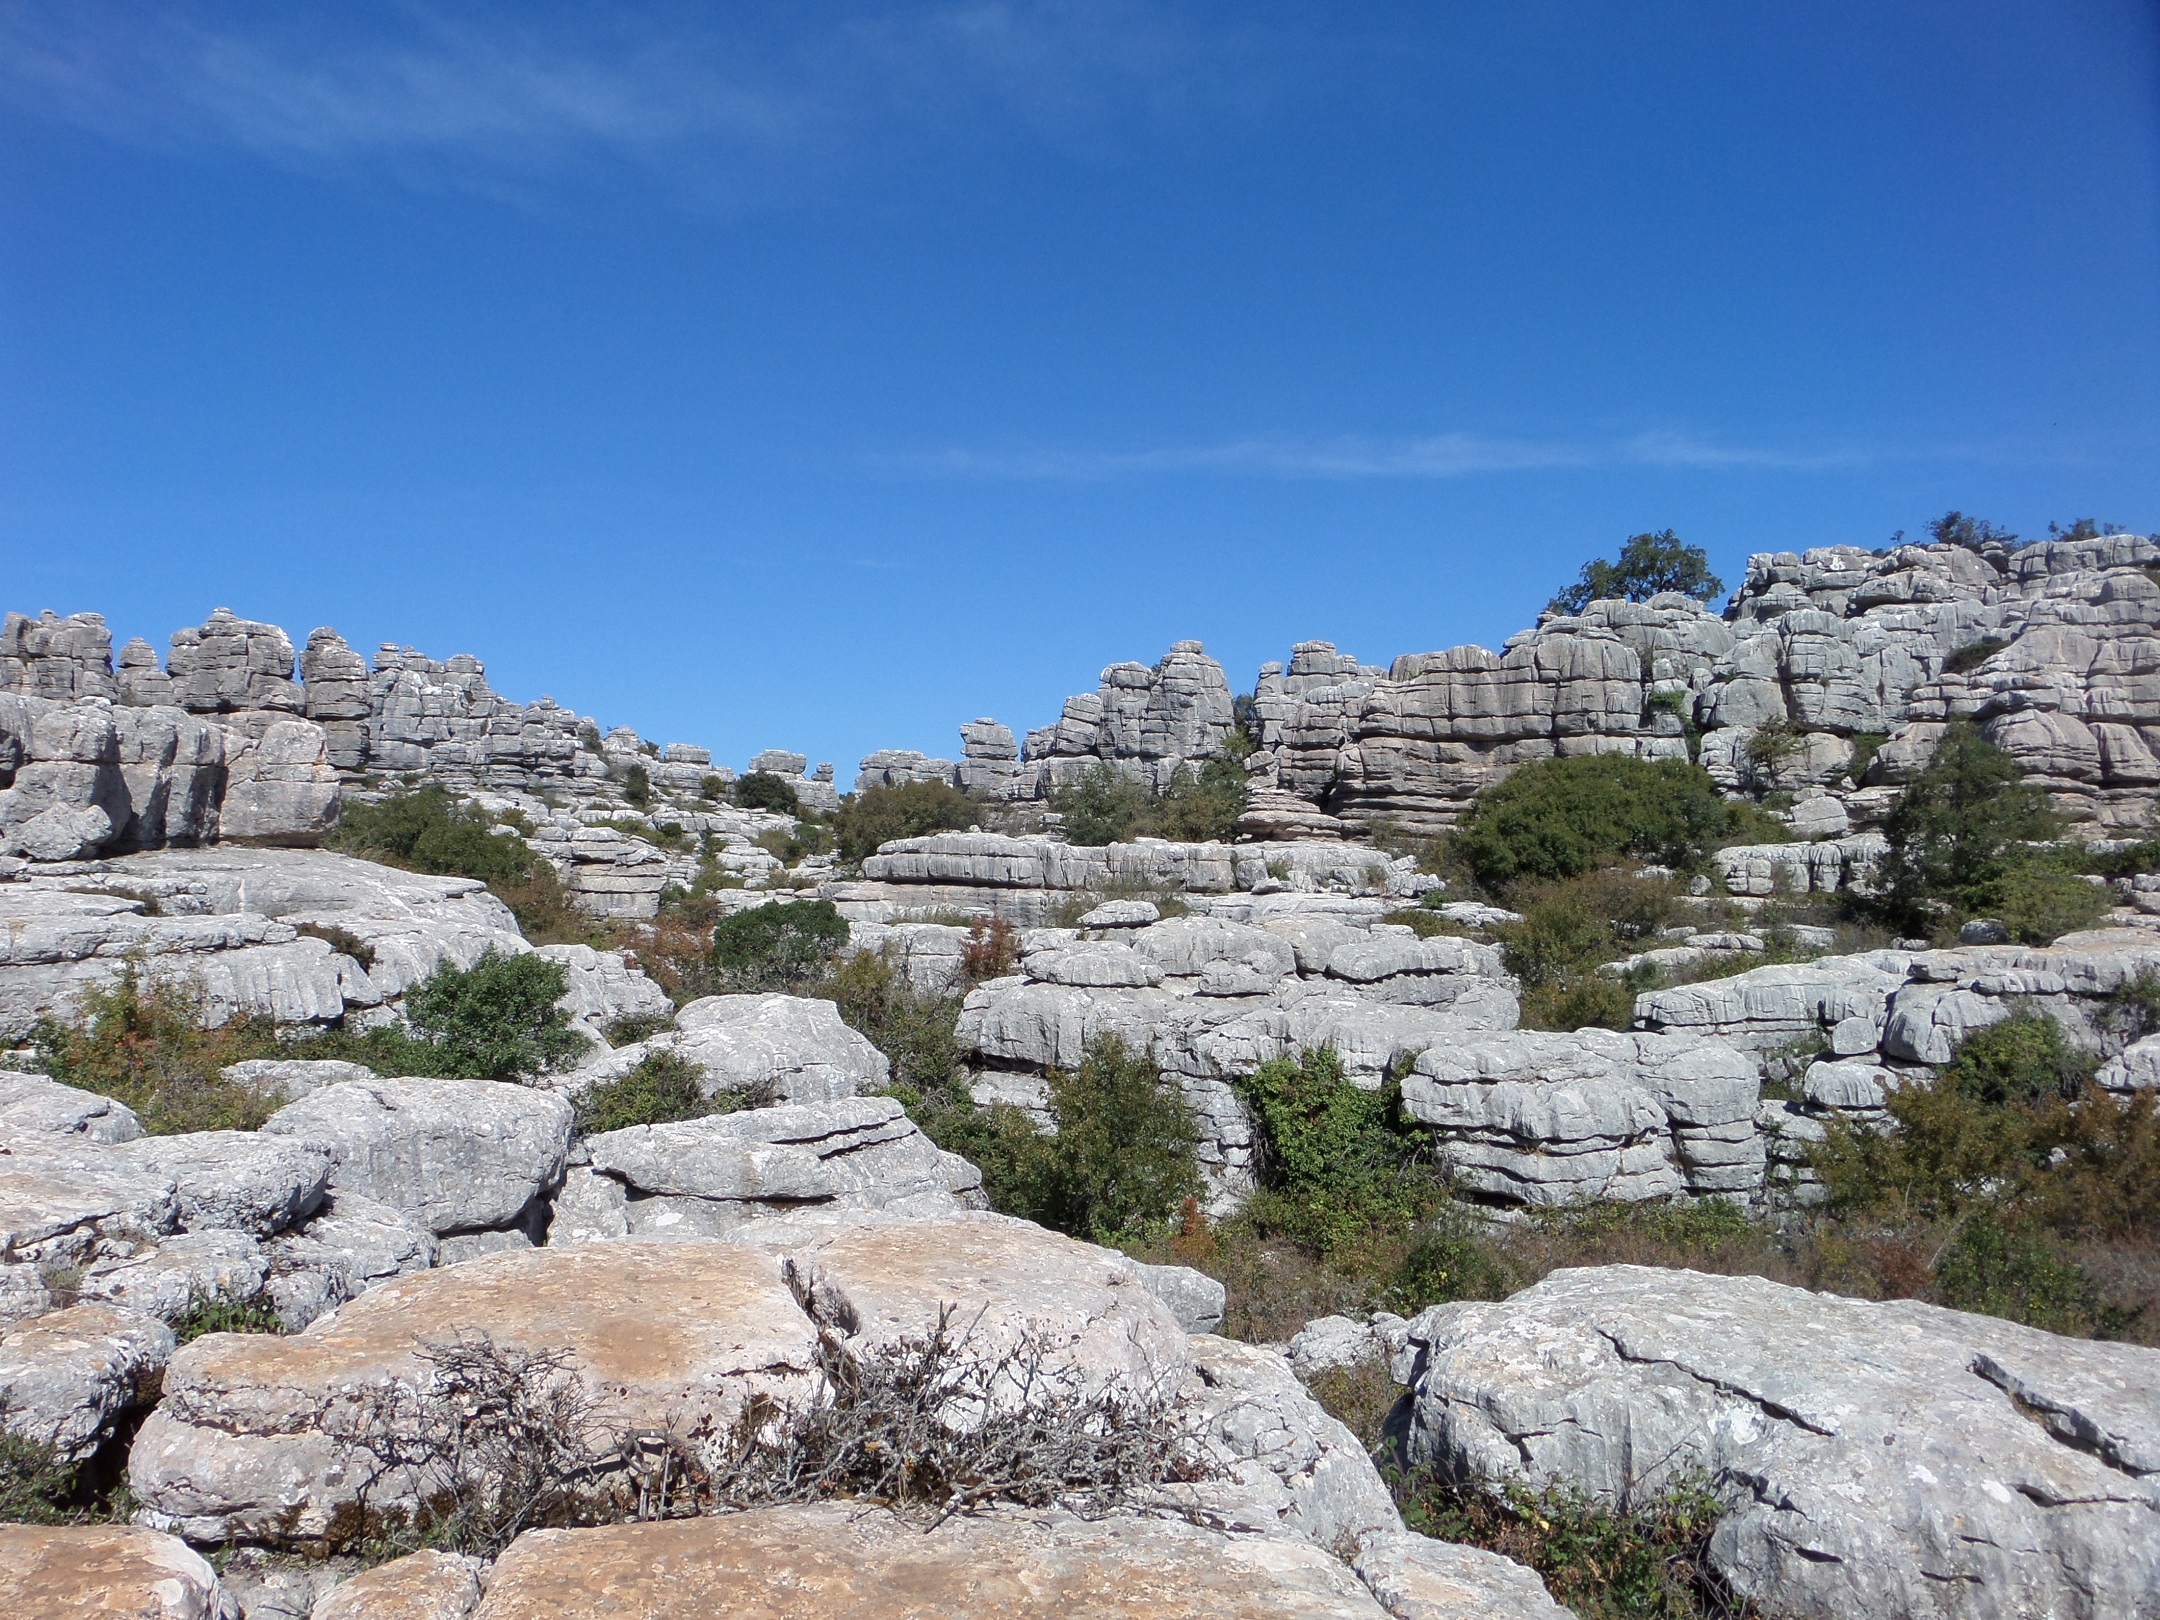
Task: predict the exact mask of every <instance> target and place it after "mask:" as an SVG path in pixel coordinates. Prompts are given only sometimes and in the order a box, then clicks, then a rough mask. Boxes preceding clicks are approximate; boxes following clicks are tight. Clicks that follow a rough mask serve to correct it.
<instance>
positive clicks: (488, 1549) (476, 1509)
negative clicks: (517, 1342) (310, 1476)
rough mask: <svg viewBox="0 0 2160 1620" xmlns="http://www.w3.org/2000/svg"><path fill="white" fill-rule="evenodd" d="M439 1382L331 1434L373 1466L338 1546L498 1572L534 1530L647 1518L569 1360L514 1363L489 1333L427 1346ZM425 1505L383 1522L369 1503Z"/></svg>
mask: <svg viewBox="0 0 2160 1620" xmlns="http://www.w3.org/2000/svg"><path fill="white" fill-rule="evenodd" d="M419 1354H420V1358H421V1359H422V1360H423V1361H425V1362H426V1363H427V1364H428V1374H427V1376H426V1377H425V1378H424V1379H422V1380H420V1381H419V1382H418V1383H416V1384H405V1383H392V1384H386V1385H374V1386H370V1387H368V1388H366V1389H364V1390H363V1391H362V1392H361V1393H360V1398H359V1400H358V1401H357V1403H356V1410H355V1411H354V1412H352V1413H351V1414H344V1413H331V1412H325V1413H323V1414H322V1416H321V1420H320V1423H321V1427H322V1428H323V1429H324V1431H325V1432H327V1433H330V1434H333V1435H335V1436H336V1437H337V1438H339V1439H341V1440H343V1441H345V1442H346V1443H347V1444H349V1445H350V1446H352V1447H353V1448H355V1449H356V1450H358V1451H360V1452H362V1453H364V1454H366V1455H367V1456H368V1457H369V1458H371V1459H372V1462H373V1473H372V1476H371V1477H370V1478H369V1479H367V1480H366V1481H365V1482H363V1484H362V1487H361V1491H360V1501H359V1506H358V1507H357V1508H355V1509H354V1510H352V1511H351V1512H349V1513H346V1514H343V1515H340V1516H339V1518H338V1519H337V1520H336V1521H335V1522H334V1523H333V1525H332V1527H331V1532H330V1535H329V1536H328V1537H327V1538H326V1539H327V1540H328V1541H329V1543H330V1546H331V1550H333V1551H353V1552H358V1553H360V1554H362V1555H363V1556H366V1557H369V1558H371V1559H389V1558H396V1557H401V1556H403V1555H404V1554H406V1553H409V1552H415V1551H418V1550H419V1549H421V1548H423V1547H434V1548H439V1549H442V1550H445V1551H449V1552H458V1553H467V1554H471V1555H473V1556H475V1557H479V1558H494V1557H497V1556H499V1555H500V1554H501V1553H502V1551H503V1550H504V1549H505V1548H506V1547H508V1546H509V1545H510V1543H511V1542H513V1541H515V1540H516V1539H517V1538H518V1537H519V1536H520V1535H521V1534H523V1533H524V1532H525V1531H527V1530H535V1529H542V1528H556V1527H562V1526H570V1525H591V1524H607V1523H618V1522H620V1521H622V1520H623V1519H626V1518H630V1517H633V1516H634V1504H635V1495H634V1488H633V1487H631V1486H630V1485H629V1484H628V1482H627V1480H626V1478H625V1477H624V1475H623V1473H622V1471H621V1470H622V1464H623V1461H624V1451H625V1447H624V1445H623V1443H622V1441H621V1440H620V1439H619V1438H618V1437H617V1436H615V1435H613V1434H611V1433H610V1432H609V1431H608V1429H607V1428H606V1426H605V1425H604V1424H603V1423H602V1422H601V1420H600V1418H599V1416H598V1414H597V1412H596V1411H595V1409H594V1407H593V1403H592V1399H591V1397H590V1396H588V1395H587V1394H586V1393H585V1390H584V1387H583V1385H582V1384H580V1383H579V1381H578V1379H577V1376H576V1374H575V1373H574V1372H572V1371H571V1358H570V1355H569V1353H568V1352H567V1351H562V1350H537V1351H526V1350H514V1349H508V1348H505V1347H502V1346H498V1345H496V1344H495V1343H494V1342H493V1341H492V1340H491V1339H489V1338H488V1336H487V1335H486V1334H485V1333H479V1332H474V1333H468V1334H465V1335H463V1336H461V1337H459V1338H457V1339H455V1340H452V1341H449V1342H447V1343H439V1344H423V1345H421V1346H420V1347H419ZM384 1481H388V1482H389V1484H390V1488H391V1489H393V1490H396V1491H397V1492H399V1494H401V1495H402V1494H406V1493H407V1492H408V1490H410V1491H411V1493H412V1494H416V1495H417V1496H418V1498H419V1502H420V1508H419V1511H418V1512H417V1513H414V1512H410V1511H407V1510H404V1509H401V1508H393V1509H377V1508H374V1507H372V1506H370V1504H369V1502H368V1496H369V1493H370V1492H371V1491H372V1490H374V1488H375V1487H376V1486H377V1485H380V1484H382V1483H383V1482H384Z"/></svg>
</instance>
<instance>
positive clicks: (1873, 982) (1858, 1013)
mask: <svg viewBox="0 0 2160 1620" xmlns="http://www.w3.org/2000/svg"><path fill="white" fill-rule="evenodd" d="M1911 961H1912V958H1911V957H1910V955H1909V954H1907V953H1905V952H1901V951H1869V952H1866V953H1864V954H1862V955H1859V956H1832V957H1824V958H1823V959H1822V960H1820V961H1816V962H1801V963H1788V964H1780V965H1777V966H1772V967H1760V968H1754V969H1751V970H1750V971H1748V972H1746V973H1736V974H1733V975H1732V976H1731V977H1730V978H1724V979H1710V980H1706V981H1704V982H1703V983H1700V984H1683V985H1678V986H1676V987H1674V988H1673V989H1670V990H1648V991H1645V992H1644V993H1643V994H1641V995H1639V996H1637V997H1636V998H1635V1022H1636V1023H1637V1024H1638V1025H1639V1026H1641V1027H1643V1028H1646V1029H1651V1030H1657V1031H1661V1032H1664V1033H1668V1034H1675V1035H1693V1036H1700V1037H1704V1038H1708V1039H1714V1040H1719V1041H1723V1042H1725V1043H1726V1044H1728V1045H1731V1046H1736V1047H1739V1048H1740V1049H1741V1050H1742V1051H1747V1052H1758V1053H1767V1052H1775V1051H1777V1050H1779V1049H1780V1048H1783V1047H1787V1046H1791V1045H1793V1044H1794V1043H1795V1042H1798V1041H1803V1040H1807V1039H1810V1038H1812V1037H1815V1036H1820V1035H1824V1034H1828V1035H1829V1036H1830V1037H1831V1042H1832V1045H1831V1050H1832V1051H1833V1052H1834V1053H1835V1054H1836V1055H1837V1056H1839V1057H1857V1056H1859V1055H1860V1054H1862V1053H1865V1052H1872V1051H1874V1050H1875V1048H1876V1047H1877V1045H1878V1044H1879V1043H1880V1042H1881V1040H1882V1031H1883V1026H1884V1024H1885V1023H1886V1022H1888V1019H1889V1007H1890V998H1891V997H1892V996H1893V995H1895V994H1896V993H1897V992H1898V991H1899V989H1901V988H1902V987H1903V985H1904V983H1905V979H1906V973H1907V970H1908V968H1909V967H1910V965H1911Z"/></svg>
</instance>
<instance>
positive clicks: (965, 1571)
mask: <svg viewBox="0 0 2160 1620" xmlns="http://www.w3.org/2000/svg"><path fill="white" fill-rule="evenodd" d="M1387 1612H1388V1611H1387V1610H1385V1609H1383V1608H1381V1607H1380V1605H1379V1604H1378V1603H1376V1602H1375V1601H1374V1600H1373V1598H1372V1596H1371V1595H1370V1594H1369V1593H1368V1592H1367V1591H1366V1590H1365V1588H1364V1587H1363V1586H1362V1585H1360V1584H1359V1583H1358V1581H1357V1578H1356V1577H1355V1576H1353V1575H1352V1574H1351V1573H1350V1571H1349V1570H1347V1569H1345V1568H1344V1567H1343V1566H1342V1565H1341V1564H1339V1563H1337V1562H1336V1561H1335V1560H1334V1559H1333V1558H1331V1557H1330V1556H1329V1555H1328V1554H1326V1553H1324V1552H1322V1551H1321V1550H1320V1549H1319V1548H1317V1547H1314V1546H1313V1545H1312V1544H1311V1543H1309V1542H1305V1541H1300V1540H1294V1539H1291V1538H1288V1537H1271V1536H1253V1535H1247V1536H1224V1535H1220V1534H1217V1533H1215V1532H1213V1531H1209V1530H1205V1529H1202V1528H1200V1527H1198V1526H1196V1525H1190V1524H1184V1523H1180V1522H1178V1521H1176V1520H1159V1519H1150V1518H1142V1517H1136V1516H1123V1515H1121V1516H1117V1517H1113V1518H1107V1519H1097V1520H1085V1519H1079V1518H1074V1517H1071V1516H1069V1515H1065V1514H1056V1513H1038V1514H996V1515H987V1514H986V1515H980V1516H971V1515H956V1516H955V1517H953V1518H950V1519H947V1520H946V1521H945V1522H944V1523H943V1524H941V1525H939V1526H938V1527H937V1528H936V1529H935V1530H932V1531H930V1532H928V1533H927V1534H926V1533H925V1532H924V1531H922V1530H921V1529H919V1528H917V1527H915V1526H913V1525H910V1524H906V1523H903V1522H902V1521H901V1520H899V1519H896V1518H894V1517H893V1516H892V1515H890V1514H887V1513H880V1512H874V1511H873V1512H864V1511H863V1510H862V1509H861V1508H859V1507H857V1506H854V1505H852V1504H848V1503H824V1504H819V1505H816V1506H807V1507H779V1508H760V1509H757V1510H755V1511H752V1512H749V1513H735V1514H730V1515H727V1516H726V1517H723V1518H711V1519H688V1520H675V1521H670V1522H663V1523H658V1524H636V1525H617V1526H613V1527H610V1528H606V1529H600V1530H536V1531H532V1532H529V1533H528V1534H526V1535H524V1536H522V1537H520V1538H519V1539H518V1541H517V1543H516V1544H515V1545H514V1546H512V1547H511V1549H510V1550H509V1551H508V1552H507V1553H505V1554H504V1555H503V1556H502V1557H501V1558H500V1559H498V1560H497V1561H496V1564H495V1569H494V1573H493V1574H492V1575H491V1576H490V1578H489V1581H488V1591H487V1596H486V1597H485V1598H483V1599H482V1600H481V1603H480V1607H479V1609H478V1611H477V1612H476V1620H542V1617H543V1616H545V1617H546V1620H603V1617H604V1620H706V1617H707V1616H711V1615H719V1614H728V1615H744V1616H752V1615H754V1616H758V1617H760V1620H828V1617H830V1616H833V1615H848V1616H850V1617H852V1620H918V1617H922V1616H929V1615H996V1616H999V1617H1000V1620H1076V1617H1080V1616H1085V1617H1087V1620H1384V1617H1385V1616H1386V1615H1387Z"/></svg>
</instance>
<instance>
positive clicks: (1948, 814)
mask: <svg viewBox="0 0 2160 1620" xmlns="http://www.w3.org/2000/svg"><path fill="white" fill-rule="evenodd" d="M2019 774H2020V773H2019V771H2018V765H2017V761H2016V760H2014V759H2012V758H2011V757H2010V756H2009V755H2008V754H2006V753H2004V752H2003V751H2002V750H2001V749H2000V748H1997V747H1996V746H1995V745H1994V744H1993V743H1991V742H1989V741H1988V740H1987V739H1986V738H1985V737H1983V736H1981V735H1980V729H1979V727H1977V726H1975V725H1974V724H1973V723H1972V722H1971V721H1969V720H1954V721H1952V722H1951V723H1950V726H1949V728H1948V729H1947V730H1946V731H1945V732H1944V733H1943V738H1942V741H1941V743H1940V744H1938V745H1937V747H1936V750H1935V757H1934V758H1933V759H1932V760H1930V761H1929V762H1928V765H1927V768H1926V769H1925V770H1923V771H1921V772H1920V774H1919V775H1918V776H1916V777H1914V778H1913V780H1912V781H1911V782H1910V783H1908V784H1907V785H1906V787H1905V790H1904V791H1903V792H1902V793H1900V794H1899V795H1898V798H1897V803H1896V804H1895V805H1894V806H1892V808H1891V811H1890V816H1889V819H1888V820H1887V821H1886V822H1885V823H1884V824H1883V834H1884V836H1885V837H1886V838H1888V840H1889V842H1890V849H1889V852H1888V853H1887V854H1886V855H1885V856H1884V857H1883V860H1882V865H1881V867H1880V869H1879V871H1878V873H1877V878H1876V881H1877V885H1878V887H1879V889H1880V898H1879V900H1878V902H1877V904H1878V905H1879V906H1880V908H1881V909H1882V910H1883V912H1884V913H1885V916H1886V918H1887V919H1888V920H1889V921H1890V922H1891V923H1892V924H1893V925H1894V926H1896V927H1900V928H1905V929H1908V930H1915V931H1917V930H1921V929H1925V928H1929V927H1931V926H1933V924H1934V923H1935V922H1936V921H1938V920H1940V917H1941V915H1942V913H1943V912H1945V911H1946V910H1948V911H1952V912H1956V911H1963V912H1966V913H1972V912H1978V911H1985V910H1987V909H1989V908H1990V907H1991V906H1993V905H1995V904H1996V903H1997V902H1998V901H1999V900H2000V899H2001V898H2002V895H2001V888H2002V882H2003V878H2004V876H2005V874H2006V873H2008V872H2009V870H2010V869H2011V866H2012V864H2013V858H2014V856H2015V854H2016V851H2017V846H2018V845H2019V844H2020V843H2023V842H2027V841H2032V840H2041V839H2047V838H2052V837H2053V836H2054V835H2055V833H2056V830H2057V824H2058V817H2057V816H2056V814H2055V812H2054V810H2053V809H2052V808H2051V807H2050V806H2049V804H2048V800H2047V795H2046V794H2044V793H2042V792H2041V791H2040V790H2039V789H2038V788H2036V787H2033V786H2031V785H2029V784H2027V783H2025V782H2022V781H2020V780H2019Z"/></svg>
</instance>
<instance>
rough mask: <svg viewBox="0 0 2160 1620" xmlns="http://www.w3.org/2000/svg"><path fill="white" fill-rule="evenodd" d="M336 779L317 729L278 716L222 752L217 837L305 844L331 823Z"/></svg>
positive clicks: (334, 812)
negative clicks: (222, 785)
mask: <svg viewBox="0 0 2160 1620" xmlns="http://www.w3.org/2000/svg"><path fill="white" fill-rule="evenodd" d="M337 818H338V779H337V772H336V771H335V770H334V769H332V767H331V765H330V753H329V742H328V739H326V738H325V737H324V736H323V731H322V727H320V726H318V725H315V724H313V723H312V722H310V721H306V720H280V721H278V722H277V723H276V724H274V725H272V726H270V727H269V728H268V729H267V730H265V731H264V732H263V734H262V736H261V737H259V738H252V739H249V740H248V741H246V742H244V743H242V744H241V746H240V747H239V748H238V749H237V750H234V751H233V752H232V753H230V754H229V755H228V758H227V761H226V766H225V797H224V800H223V801H222V802H221V803H220V805H219V806H218V836H219V837H220V838H226V839H236V840H239V841H241V842H243V843H256V844H284V845H296V846H300V847H303V848H304V847H308V846H311V845H313V844H315V843H317V842H319V841H320V840H321V838H322V836H323V834H325V833H327V832H328V831H329V830H330V829H331V828H332V827H335V826H336V825H337Z"/></svg>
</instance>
